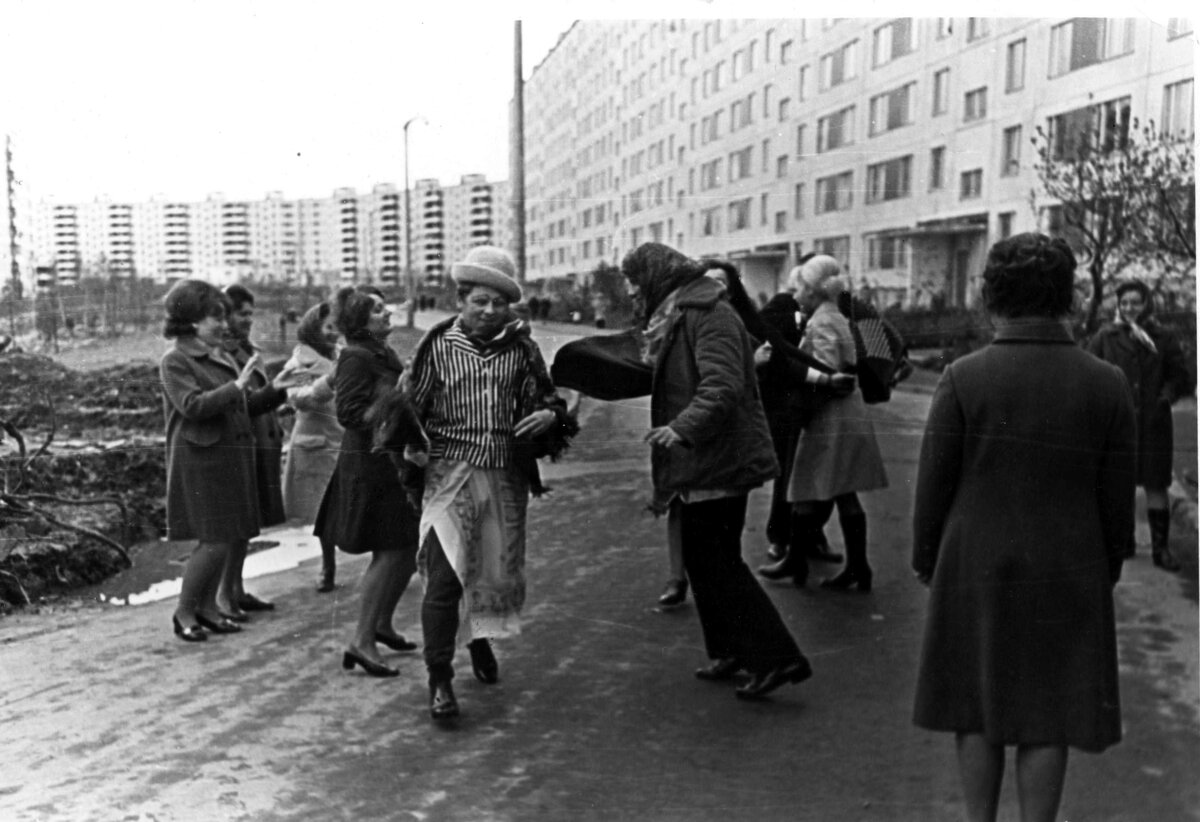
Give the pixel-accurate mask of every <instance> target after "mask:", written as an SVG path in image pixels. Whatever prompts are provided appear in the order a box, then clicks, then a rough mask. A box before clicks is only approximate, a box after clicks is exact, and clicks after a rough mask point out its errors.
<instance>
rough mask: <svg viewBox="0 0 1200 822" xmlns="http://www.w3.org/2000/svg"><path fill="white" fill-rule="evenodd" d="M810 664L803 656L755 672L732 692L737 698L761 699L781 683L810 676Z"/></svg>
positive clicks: (793, 683) (784, 683)
mask: <svg viewBox="0 0 1200 822" xmlns="http://www.w3.org/2000/svg"><path fill="white" fill-rule="evenodd" d="M812 674H813V670H812V665H810V664H809V662H808V660H807V659H806V658H804V657H803V656H802V657H800V658H799V659H797V660H796V661H794V662H789V663H788V664H786V665H780V666H779V667H777V668H772V669H771V670H769V671H763V672H761V673H757V674H755V675H754V677H753V678H752V679H751V680H750V681H749V682H747V683H746V684H745V685H743V686H742V687H740V688H738V689H737V690H736V691H735V692H734V693H735V695H736V696H737V698H738V699H762V698H763V697H765V696H766V695H767V694H769V693H771V692H772V691H774V690H775V689H776V688H779V687H781V686H783V685H787V684H789V683H791V684H792V685H797V684H799V683H801V682H803V681H804V680H806V679H808V678H809V677H811V676H812Z"/></svg>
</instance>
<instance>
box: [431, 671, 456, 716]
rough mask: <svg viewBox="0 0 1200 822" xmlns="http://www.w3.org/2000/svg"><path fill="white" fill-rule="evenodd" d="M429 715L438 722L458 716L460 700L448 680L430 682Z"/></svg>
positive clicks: (432, 680)
mask: <svg viewBox="0 0 1200 822" xmlns="http://www.w3.org/2000/svg"><path fill="white" fill-rule="evenodd" d="M429 715H430V716H431V717H433V719H434V720H435V721H437V722H444V721H446V720H448V719H454V718H455V717H456V716H458V700H457V699H456V698H455V696H454V688H453V687H451V685H450V680H448V679H431V680H429Z"/></svg>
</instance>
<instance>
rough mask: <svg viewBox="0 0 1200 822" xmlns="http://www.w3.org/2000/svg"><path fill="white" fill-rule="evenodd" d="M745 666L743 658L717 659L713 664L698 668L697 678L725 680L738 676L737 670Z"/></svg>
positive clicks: (707, 680)
mask: <svg viewBox="0 0 1200 822" xmlns="http://www.w3.org/2000/svg"><path fill="white" fill-rule="evenodd" d="M743 667H744V666H743V665H742V663H741V660H739V659H737V658H735V657H725V658H724V659H718V660H715V661H714V662H713V663H712V664H711V665H706V666H704V667H703V668H697V669H696V679H703V680H704V681H705V682H724V681H726V680H729V679H733V678H734V677H735V676H737V672H738V671H740V670H742V668H743Z"/></svg>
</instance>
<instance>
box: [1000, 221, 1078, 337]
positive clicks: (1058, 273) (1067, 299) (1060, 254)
mask: <svg viewBox="0 0 1200 822" xmlns="http://www.w3.org/2000/svg"><path fill="white" fill-rule="evenodd" d="M1075 267H1076V262H1075V253H1074V252H1073V251H1071V247H1070V246H1069V245H1067V243H1066V242H1065V241H1064V240H1061V239H1059V238H1057V237H1047V236H1046V235H1045V234H1035V233H1025V234H1016V235H1014V236H1012V237H1008V238H1007V239H1004V240H1001V241H1000V242H998V243H996V244H995V245H993V246H992V248H991V250H990V251H989V252H988V258H987V266H986V267H985V268H984V270H983V305H984V307H985V308H986V309H987V310H988V311H989V312H991V313H992V314H995V315H996V316H998V317H1010V318H1015V317H1053V318H1058V317H1063V316H1066V315H1067V314H1069V313H1070V312H1071V308H1072V303H1073V302H1074V298H1075Z"/></svg>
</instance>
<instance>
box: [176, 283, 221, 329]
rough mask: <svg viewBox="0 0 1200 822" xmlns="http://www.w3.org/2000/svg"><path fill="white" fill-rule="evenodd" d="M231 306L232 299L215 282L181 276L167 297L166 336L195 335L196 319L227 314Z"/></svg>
mask: <svg viewBox="0 0 1200 822" xmlns="http://www.w3.org/2000/svg"><path fill="white" fill-rule="evenodd" d="M228 306H229V301H228V300H227V299H226V298H225V295H224V294H222V293H221V290H220V289H219V288H217V287H216V286H215V285H212V284H211V283H206V282H204V281H203V280H180V281H179V282H177V283H175V285H173V286H171V290H170V291H168V292H167V295H166V296H165V297H163V308H164V309H166V312H167V317H166V321H165V322H164V323H163V336H164V337H166V338H167V339H172V338H174V337H191V336H194V335H195V334H196V323H198V322H200V321H201V320H203V319H204V318H205V317H224V316H225V315H226V314H227V312H228Z"/></svg>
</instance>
